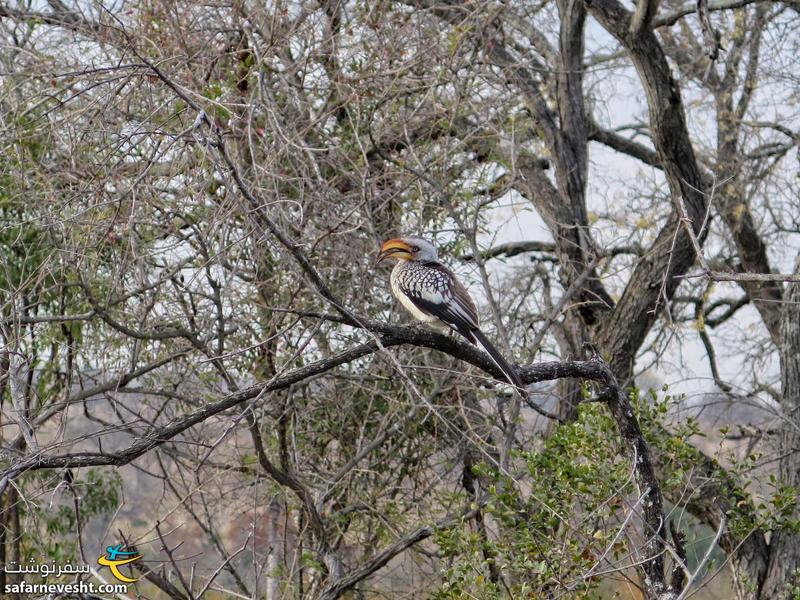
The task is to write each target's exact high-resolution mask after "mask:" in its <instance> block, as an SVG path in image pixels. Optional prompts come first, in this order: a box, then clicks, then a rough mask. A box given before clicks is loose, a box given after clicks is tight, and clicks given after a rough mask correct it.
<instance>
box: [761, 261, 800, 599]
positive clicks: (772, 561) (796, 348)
mask: <svg viewBox="0 0 800 600" xmlns="http://www.w3.org/2000/svg"><path fill="white" fill-rule="evenodd" d="M794 272H795V273H800V255H798V257H797V261H796V263H795V270H794ZM785 300H786V304H784V309H783V320H782V323H781V338H782V343H781V347H780V348H781V383H782V388H783V389H782V392H783V407H782V408H783V419H784V421H783V427H782V431H781V436H780V442H779V447H778V450H777V454H778V455H779V456H780V457H781V459H780V463H779V471H780V481H781V483H782V484H784V485H788V486H791V487H793V488H795V489H798V488H800V459H799V458H798V454H797V448H798V447H800V284H798V283H791V284H789V285H788V287H787V289H786V298H785ZM792 517H793V518H795V519H797V518H800V507H797V506H796V507H795V511H794V514H793V515H792ZM799 575H800V534H798V533H797V532H795V531H790V530H788V529H783V530H778V531H775V532H774V533H773V534H772V541H771V543H770V558H769V566H768V568H767V576H766V578H765V580H764V584H763V585H762V586H761V590H760V594H759V596H758V597H759V598H762V599H763V600H768V599H769V600H781V599H783V598H787V599H788V598H790V597H791V589H792V587H794V586H796V585H797V584H798V580H799V579H800V577H798V576H799Z"/></svg>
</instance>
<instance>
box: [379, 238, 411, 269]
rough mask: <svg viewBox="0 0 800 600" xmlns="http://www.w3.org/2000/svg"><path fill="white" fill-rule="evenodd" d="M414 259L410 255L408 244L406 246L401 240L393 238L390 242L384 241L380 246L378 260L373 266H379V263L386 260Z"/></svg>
mask: <svg viewBox="0 0 800 600" xmlns="http://www.w3.org/2000/svg"><path fill="white" fill-rule="evenodd" d="M413 257H414V255H413V254H411V248H410V247H409V245H408V244H406V243H405V242H404V241H403V240H401V239H398V238H394V239H391V240H386V241H385V242H384V243H383V246H381V251H380V253H379V254H378V260H377V261H376V262H375V264H376V265H377V264H379V263H380V262H381V261H383V260H385V259H387V258H399V259H401V260H411V259H412V258H413Z"/></svg>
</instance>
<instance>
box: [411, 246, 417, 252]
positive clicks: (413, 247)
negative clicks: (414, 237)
mask: <svg viewBox="0 0 800 600" xmlns="http://www.w3.org/2000/svg"><path fill="white" fill-rule="evenodd" d="M411 251H412V252H419V246H411Z"/></svg>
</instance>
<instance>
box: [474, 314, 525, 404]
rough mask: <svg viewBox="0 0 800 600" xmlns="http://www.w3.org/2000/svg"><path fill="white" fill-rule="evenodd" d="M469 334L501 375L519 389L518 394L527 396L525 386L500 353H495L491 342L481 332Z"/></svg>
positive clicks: (495, 349)
mask: <svg viewBox="0 0 800 600" xmlns="http://www.w3.org/2000/svg"><path fill="white" fill-rule="evenodd" d="M471 333H472V335H474V336H475V339H476V340H477V341H478V345H479V346H480V347H481V348H483V349H484V350H485V351H486V353H487V354H488V355H489V356H490V357H491V359H492V361H494V364H496V365H497V368H498V369H500V370H501V371H502V372H503V375H505V376H506V379H507V380H508V382H509V383H510V384H511V385H513V386H515V387H516V388H517V389H519V391H520V393H522V394H523V395H527V393H526V391H525V386H524V385H523V384H522V380H521V379H520V378H519V375H517V372H516V370H515V369H514V368H513V367H512V366H511V365H510V364H508V361H507V360H506V359H505V358H503V355H502V354H500V352H498V351H497V348H495V347H494V345H493V344H492V342H490V341H489V340H488V338H487V337H486V336H485V335H483V332H482V331H481V330H480V329H473V330H472V331H471Z"/></svg>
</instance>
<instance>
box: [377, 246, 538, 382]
mask: <svg viewBox="0 0 800 600" xmlns="http://www.w3.org/2000/svg"><path fill="white" fill-rule="evenodd" d="M389 258H394V259H397V264H396V265H395V266H394V269H392V276H391V283H392V293H393V294H394V296H395V297H396V298H397V299H398V300H399V301H400V303H401V304H402V305H403V307H404V308H405V309H406V310H407V311H408V312H410V313H411V314H412V315H413V316H414V318H416V319H418V320H420V321H422V322H424V323H428V324H432V325H445V326H447V327H449V328H450V329H453V330H455V331H457V332H458V333H460V334H461V335H463V336H464V337H465V338H467V340H468V341H469V342H470V343H471V344H474V345H477V346H480V347H481V348H483V349H484V350H485V351H486V353H487V354H488V355H489V356H490V357H491V359H492V360H493V361H494V364H496V365H497V367H498V368H499V369H500V370H501V371H502V372H503V374H504V375H505V376H506V379H507V380H508V382H509V383H510V384H511V385H513V386H515V387H516V388H517V389H518V391H519V392H520V393H521V394H522V395H523V396H527V393H526V392H525V387H524V386H523V384H522V380H520V378H519V375H517V372H516V371H515V370H514V369H513V368H512V367H511V365H509V364H508V361H506V359H505V358H503V355H502V354H500V352H498V351H497V348H495V347H494V345H493V344H492V343H491V342H490V341H489V340H488V339H487V338H486V336H485V335H484V334H483V332H482V331H481V328H480V323H479V322H478V311H477V310H476V308H475V302H473V300H472V298H471V297H470V295H469V292H467V290H466V288H464V286H463V285H461V283H460V282H459V281H458V279H456V276H455V275H453V272H452V271H450V269H448V268H447V267H445V266H444V265H443V264H441V263H440V262H439V261H438V253H437V252H436V248H435V247H434V246H433V244H431V243H430V242H428V241H427V240H423V239H422V238H418V237H404V238H394V239H391V240H387V241H386V242H384V244H383V246H381V251H380V254H379V255H378V261H377V263H380V262H381V261H383V260H386V259H389ZM377 263H376V264H377Z"/></svg>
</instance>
